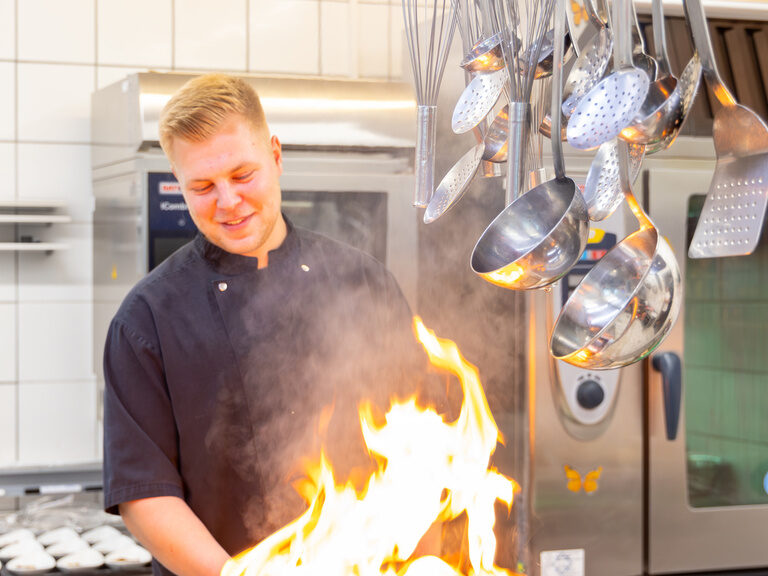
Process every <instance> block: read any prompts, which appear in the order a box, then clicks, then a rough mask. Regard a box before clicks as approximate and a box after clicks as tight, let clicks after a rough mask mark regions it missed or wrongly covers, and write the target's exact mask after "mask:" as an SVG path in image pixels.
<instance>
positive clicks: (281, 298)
mask: <svg viewBox="0 0 768 576" xmlns="http://www.w3.org/2000/svg"><path fill="white" fill-rule="evenodd" d="M307 246H308V249H307ZM333 246H334V247H333V248H331V249H330V250H328V248H327V246H325V247H324V248H321V247H320V246H317V245H313V243H311V242H309V243H305V245H302V250H301V256H302V261H301V262H291V263H290V264H287V263H285V262H282V261H281V262H280V263H279V264H273V263H272V262H271V263H270V267H268V268H267V269H266V272H267V273H266V274H261V273H259V274H257V275H254V276H253V278H252V279H250V280H252V282H250V284H249V288H248V290H250V293H249V295H247V296H246V298H245V302H244V304H243V305H242V306H241V307H240V306H239V307H238V309H237V310H231V311H227V310H223V311H222V313H223V316H224V322H225V324H226V326H227V331H228V335H229V338H230V341H231V343H232V346H233V348H234V350H235V355H236V357H237V362H238V364H239V369H240V373H241V374H242V379H241V381H238V382H228V383H222V386H221V391H220V394H219V399H218V405H217V407H216V412H217V414H216V418H215V420H214V424H213V427H212V428H211V430H210V431H209V432H208V435H207V437H208V439H209V443H208V444H209V451H211V452H214V451H216V450H221V451H223V453H224V456H223V457H225V458H226V459H227V461H228V462H229V463H230V466H231V469H232V470H234V471H235V472H236V473H237V474H238V475H239V476H240V478H241V480H242V481H244V482H253V485H254V487H255V488H258V493H254V494H252V495H248V496H247V497H245V496H244V497H243V499H242V502H241V506H242V511H243V516H244V522H245V524H246V528H247V530H248V533H249V534H248V536H249V539H250V541H251V542H252V543H256V541H258V540H261V539H263V538H264V537H266V536H267V535H269V534H270V533H272V532H274V531H275V530H276V529H278V528H280V527H282V526H283V525H285V524H286V523H288V522H290V521H291V520H293V519H295V518H296V517H297V516H299V515H300V514H301V513H302V512H303V511H304V510H305V508H306V504H305V503H304V502H303V500H302V499H301V498H300V497H299V495H298V494H297V492H296V490H295V489H294V487H293V483H294V482H295V481H296V480H297V479H299V478H301V477H303V475H304V470H305V464H306V462H307V461H308V460H309V461H317V460H318V459H319V457H320V454H321V451H323V452H324V453H325V455H326V457H327V458H328V460H329V461H330V462H331V464H332V465H333V468H334V470H335V471H336V472H337V474H338V477H337V482H345V481H347V480H349V479H352V480H353V481H356V484H357V486H358V488H362V487H363V480H364V479H366V478H367V477H368V476H369V475H370V473H371V472H372V471H373V469H374V467H373V460H372V458H371V457H370V456H369V455H368V453H367V451H366V449H365V445H364V442H363V438H362V433H361V430H360V422H359V416H358V411H359V406H360V404H361V403H362V402H363V401H370V402H371V404H372V405H373V407H374V413H375V414H379V415H380V416H383V414H384V413H385V412H386V410H387V409H388V407H389V404H390V400H391V399H392V398H393V397H394V398H399V399H405V398H407V397H409V396H412V395H414V394H417V395H418V396H419V399H420V401H421V402H423V403H427V404H433V405H434V404H435V403H437V402H440V401H441V400H440V396H441V395H440V390H442V386H443V384H442V382H437V383H436V384H435V383H434V381H433V382H432V383H431V384H430V383H429V380H430V376H429V373H428V362H427V358H426V354H425V353H424V352H423V350H422V349H421V346H420V345H419V344H418V343H417V341H416V339H415V337H414V335H413V332H412V327H411V320H412V316H411V311H410V310H409V309H408V306H407V304H406V302H405V300H404V299H403V298H402V296H401V294H400V292H399V289H398V288H397V287H396V285H395V284H394V280H393V279H392V278H391V277H390V276H388V275H386V276H385V275H384V274H382V273H381V271H380V269H379V268H378V266H377V265H374V264H373V261H372V260H371V259H370V258H369V257H368V256H366V255H363V254H361V253H358V252H352V251H351V250H350V249H349V248H347V247H341V246H340V245H336V244H333ZM301 264H305V265H306V266H308V267H309V270H308V271H307V272H303V271H301V270H300V265H301ZM273 265H274V266H275V267H277V266H284V265H285V266H288V265H290V266H291V267H292V270H293V271H292V272H289V273H288V274H287V275H285V274H276V272H277V270H274V271H271V270H270V269H271V268H272V266H273ZM296 270H298V272H296ZM286 276H290V278H289V279H288V280H286V279H285V278H286ZM278 277H279V278H280V280H279V281H278V280H277V278H278ZM231 284H232V285H231V287H230V290H233V289H235V287H234V284H235V283H234V282H233V283H231ZM442 403H444V401H442ZM254 478H256V480H257V481H255V482H254Z"/></svg>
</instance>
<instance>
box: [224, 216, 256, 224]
mask: <svg viewBox="0 0 768 576" xmlns="http://www.w3.org/2000/svg"><path fill="white" fill-rule="evenodd" d="M248 218H250V216H243V217H242V218H238V219H236V220H228V221H226V222H222V224H224V225H225V226H237V225H238V224H242V223H243V222H245V221H246V220H248Z"/></svg>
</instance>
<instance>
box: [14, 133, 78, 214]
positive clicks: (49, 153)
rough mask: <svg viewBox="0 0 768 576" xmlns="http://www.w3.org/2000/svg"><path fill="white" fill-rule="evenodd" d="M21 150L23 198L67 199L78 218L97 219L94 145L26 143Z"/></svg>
mask: <svg viewBox="0 0 768 576" xmlns="http://www.w3.org/2000/svg"><path fill="white" fill-rule="evenodd" d="M17 154H18V158H19V160H18V180H19V189H18V190H19V192H18V196H19V198H23V199H31V198H51V199H58V200H66V201H67V202H68V203H69V208H68V209H69V213H70V215H71V216H72V218H73V220H74V222H90V221H91V220H92V219H93V192H92V189H91V160H90V159H91V148H90V146H87V145H73V144H69V145H67V144H23V143H22V144H19V145H18V150H17ZM53 176H55V177H53ZM56 228H57V227H56Z"/></svg>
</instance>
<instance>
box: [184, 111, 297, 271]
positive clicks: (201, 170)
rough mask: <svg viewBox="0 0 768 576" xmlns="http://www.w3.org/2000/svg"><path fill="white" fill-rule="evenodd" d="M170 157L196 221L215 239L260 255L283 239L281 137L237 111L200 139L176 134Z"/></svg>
mask: <svg viewBox="0 0 768 576" xmlns="http://www.w3.org/2000/svg"><path fill="white" fill-rule="evenodd" d="M169 156H170V157H171V163H172V165H173V170H174V174H175V175H176V178H177V179H178V180H179V183H180V185H181V189H182V192H183V194H184V200H186V202H187V206H188V207H189V213H190V215H191V216H192V220H194V222H195V224H196V225H197V228H198V229H199V230H200V232H202V233H203V234H204V235H205V237H206V238H208V240H209V241H210V242H211V243H213V244H215V245H216V246H218V247H220V248H222V249H224V250H226V251H227V252H230V253H232V254H240V255H243V256H256V257H259V258H263V257H264V256H266V254H267V252H268V251H269V250H273V249H274V248H277V247H278V246H279V245H280V243H282V240H283V237H284V234H285V225H284V223H283V220H282V215H281V214H280V174H282V171H283V164H282V155H281V148H280V142H279V140H278V139H277V137H275V136H272V138H271V139H269V137H268V136H267V135H266V134H263V133H260V132H259V131H257V130H255V129H253V128H252V127H251V126H250V124H249V123H248V122H247V121H246V120H245V119H243V118H242V117H240V116H233V117H232V118H231V119H229V120H227V121H226V122H225V123H224V124H223V125H222V126H221V128H220V129H219V130H218V131H217V132H216V133H215V134H213V135H212V136H211V137H210V138H208V139H207V140H204V141H202V142H192V141H189V140H184V139H182V138H176V139H174V141H173V143H172V145H171V150H170V153H169Z"/></svg>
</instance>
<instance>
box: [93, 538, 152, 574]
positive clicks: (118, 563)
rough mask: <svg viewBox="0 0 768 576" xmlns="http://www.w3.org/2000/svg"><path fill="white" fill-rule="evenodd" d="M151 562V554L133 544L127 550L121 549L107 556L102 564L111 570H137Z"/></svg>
mask: <svg viewBox="0 0 768 576" xmlns="http://www.w3.org/2000/svg"><path fill="white" fill-rule="evenodd" d="M151 561H152V554H150V553H149V551H148V550H147V549H146V548H142V547H141V546H139V545H138V544H134V545H133V546H131V547H129V548H122V549H120V550H115V551H114V552H111V553H109V554H107V556H106V558H104V563H105V564H106V565H107V566H108V567H109V568H112V569H117V570H126V569H128V568H139V567H140V566H144V565H145V564H149V563H150V562H151Z"/></svg>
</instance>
